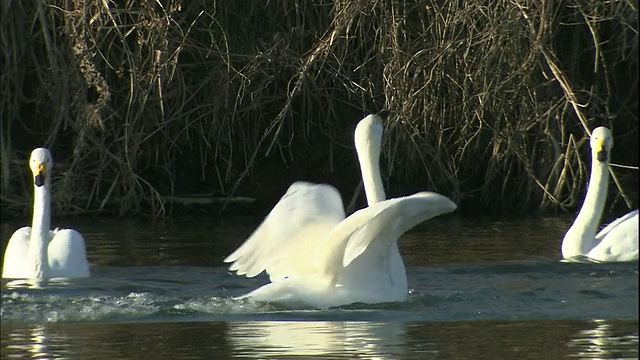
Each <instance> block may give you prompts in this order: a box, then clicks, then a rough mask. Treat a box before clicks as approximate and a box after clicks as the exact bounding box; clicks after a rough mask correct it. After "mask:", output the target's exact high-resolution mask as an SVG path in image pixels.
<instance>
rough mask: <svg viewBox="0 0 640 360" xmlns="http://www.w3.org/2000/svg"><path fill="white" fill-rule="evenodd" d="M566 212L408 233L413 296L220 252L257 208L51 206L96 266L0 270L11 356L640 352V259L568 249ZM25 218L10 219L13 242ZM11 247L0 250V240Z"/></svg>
mask: <svg viewBox="0 0 640 360" xmlns="http://www.w3.org/2000/svg"><path fill="white" fill-rule="evenodd" d="M570 221H571V217H567V216H562V217H533V218H527V219H512V218H504V217H503V218H488V217H486V218H477V217H476V218H470V217H462V216H459V215H451V216H445V217H442V218H438V219H433V220H431V221H428V222H426V223H424V224H422V225H420V226H418V227H416V228H414V229H413V230H411V231H410V232H409V233H407V234H405V236H403V237H402V239H401V241H400V249H401V253H402V255H403V258H404V260H405V264H406V266H407V277H408V282H409V287H410V289H411V290H410V295H409V301H407V302H406V303H389V304H378V305H364V304H358V305H350V306H342V307H338V308H333V309H329V310H287V309H284V308H279V307H276V306H273V305H270V304H260V303H252V302H248V301H237V300H234V299H232V298H233V297H234V296H237V295H241V294H243V293H246V292H248V291H250V290H252V289H254V288H256V287H258V286H260V285H261V284H263V283H265V282H266V278H265V277H263V276H259V277H257V278H254V279H247V278H244V277H240V276H235V275H233V274H230V273H229V272H228V271H227V268H226V266H225V265H224V264H223V262H222V259H224V257H225V256H226V255H228V254H229V253H230V252H231V251H233V250H234V249H235V248H236V247H237V246H238V245H239V244H240V243H241V242H242V241H243V240H244V239H245V238H246V237H247V236H248V235H249V234H250V233H251V232H252V231H253V229H254V228H255V227H256V226H257V225H258V224H259V222H260V219H258V218H253V217H223V218H218V219H212V218H203V217H193V218H189V219H181V220H174V221H170V222H167V223H165V224H163V225H162V226H152V225H151V224H149V223H146V222H144V221H131V220H122V219H102V218H73V219H54V221H53V223H54V226H64V227H73V228H76V229H79V230H80V231H81V232H82V233H83V235H84V236H85V240H86V242H87V253H88V257H89V261H90V263H91V271H92V277H91V278H90V279H82V280H72V281H49V282H42V283H29V282H24V281H23V282H20V281H9V282H7V281H6V280H4V279H3V280H2V307H1V312H0V314H1V320H2V328H1V342H2V354H1V355H2V359H27V358H38V359H44V358H47V359H50V358H55V359H116V358H117V359H125V358H126V359H223V358H260V359H264V358H276V359H282V358H292V357H298V358H309V357H315V358H322V359H331V358H345V359H352V358H382V359H561V358H599V359H608V358H618V359H619V358H627V359H637V358H638V264H637V262H634V263H622V264H585V263H565V262H560V261H559V245H560V239H561V238H562V235H563V233H564V231H565V229H566V228H567V227H568V225H569V223H570ZM21 225H24V223H21V222H4V223H2V225H1V226H0V238H1V239H2V248H3V250H4V247H5V246H6V241H7V239H8V238H9V237H10V235H11V233H12V232H13V231H14V230H15V229H17V228H18V227H19V226H21ZM3 253H4V251H3Z"/></svg>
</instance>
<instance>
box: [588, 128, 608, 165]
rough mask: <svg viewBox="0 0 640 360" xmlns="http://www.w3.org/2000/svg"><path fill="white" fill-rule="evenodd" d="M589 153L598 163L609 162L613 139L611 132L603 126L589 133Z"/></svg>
mask: <svg viewBox="0 0 640 360" xmlns="http://www.w3.org/2000/svg"><path fill="white" fill-rule="evenodd" d="M590 145H591V151H592V152H593V155H594V156H593V157H594V158H595V159H597V160H598V161H599V162H607V161H609V154H610V153H611V148H612V147H613V137H612V136H611V130H609V129H607V128H606V127H604V126H600V127H597V128H595V129H593V131H592V132H591V139H590Z"/></svg>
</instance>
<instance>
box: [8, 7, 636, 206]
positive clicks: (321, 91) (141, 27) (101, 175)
mask: <svg viewBox="0 0 640 360" xmlns="http://www.w3.org/2000/svg"><path fill="white" fill-rule="evenodd" d="M637 19H638V11H637V7H636V6H635V3H634V2H631V1H569V2H548V1H522V0H511V1H499V0H483V1H471V2H448V1H433V0H427V1H419V2H409V1H390V0H377V1H365V0H357V1H353V0H352V1H347V0H341V1H334V2H330V1H322V0H314V1H296V0H279V1H268V2H242V1H237V2H206V1H193V2H183V1H156V2H147V1H77V0H70V1H64V2H63V1H42V2H3V3H2V25H1V31H2V34H1V35H2V56H3V61H2V64H1V67H2V85H1V86H2V89H1V91H2V94H3V96H2V97H0V101H1V107H2V126H1V128H0V130H1V133H0V139H1V140H2V144H1V147H2V183H1V184H2V211H3V213H8V212H16V211H22V212H25V211H26V209H28V207H27V206H25V204H26V203H28V201H29V196H30V192H31V190H30V188H29V185H28V183H27V179H26V176H27V175H26V166H24V163H25V162H26V158H27V157H28V153H29V152H30V150H31V149H32V148H33V147H35V146H38V145H46V146H49V147H50V148H52V150H53V154H54V157H55V159H56V160H57V162H58V163H59V164H61V166H58V167H57V169H56V173H57V175H56V178H55V179H54V180H55V181H56V184H57V185H56V186H55V188H56V193H55V194H54V195H55V197H56V203H57V204H60V207H61V209H59V210H60V211H67V212H91V211H102V210H108V211H111V212H115V213H118V214H121V215H123V214H131V213H140V212H142V213H146V214H151V215H152V216H153V217H156V218H158V217H162V216H165V215H167V214H169V213H170V212H171V209H172V208H171V204H172V202H171V201H169V202H168V201H167V200H168V199H169V200H171V199H176V198H180V197H181V196H183V195H185V194H193V193H207V194H211V196H212V197H216V198H219V197H221V196H222V197H232V196H249V197H256V198H258V197H260V195H261V193H262V192H263V189H264V187H269V186H271V187H276V188H277V189H278V191H282V189H284V188H286V186H288V181H289V179H288V178H287V179H286V181H287V183H285V184H282V183H279V181H280V182H283V181H285V178H280V177H278V176H276V175H275V174H273V172H269V171H268V170H264V169H265V168H267V169H268V168H270V167H271V166H272V165H273V164H279V165H277V166H282V167H285V168H286V167H290V165H291V164H293V163H295V162H299V161H301V160H302V161H305V160H304V159H305V158H308V160H307V162H309V164H308V165H309V166H310V167H313V166H316V167H318V168H321V169H323V170H326V171H329V172H330V173H329V174H328V175H326V176H327V178H329V179H330V178H334V177H335V178H344V179H346V180H345V183H346V185H345V186H350V188H347V190H348V191H352V190H353V189H354V188H355V186H356V185H357V176H353V175H351V174H347V172H353V171H352V170H353V169H355V164H352V165H349V166H351V167H349V168H345V167H344V166H338V165H336V164H342V165H344V164H345V162H347V160H348V161H350V162H353V161H355V157H354V156H353V155H352V153H353V146H352V144H351V136H352V135H351V134H352V130H353V127H354V125H355V122H356V121H357V120H359V119H360V118H361V117H362V116H363V115H365V114H366V113H368V112H374V111H377V110H380V109H382V108H389V109H393V110H394V111H395V115H394V116H392V117H390V118H389V123H388V124H387V130H386V134H385V145H384V146H385V148H384V153H383V163H384V164H385V167H384V168H383V172H384V174H385V181H386V182H387V186H388V187H389V189H390V191H389V194H390V195H392V194H394V193H396V194H398V193H411V192H414V191H417V190H420V189H431V190H436V191H439V192H441V193H444V194H447V195H449V196H451V197H452V198H453V199H455V200H456V201H458V202H460V203H461V204H462V208H465V207H466V208H468V209H471V208H476V207H478V208H485V209H486V208H490V209H494V210H518V211H531V210H533V209H536V208H543V209H557V208H573V207H575V206H577V205H578V204H579V202H580V199H581V197H582V194H583V191H584V186H585V183H586V177H587V173H588V169H589V159H588V153H587V151H586V150H587V147H588V144H587V142H586V141H585V136H586V134H587V133H588V132H589V130H590V129H593V128H594V127H596V126H599V125H606V126H608V127H610V128H611V129H612V130H613V132H614V136H615V138H616V146H615V149H614V159H615V160H616V161H617V162H620V163H624V164H631V165H637V163H638V157H637V153H638V141H637V137H638V83H637V82H638V56H637V54H638V49H637V46H638V22H637ZM318 144H322V146H320V147H318V146H317V145H318ZM326 144H328V145H326ZM345 156H346V157H347V158H346V160H342V159H343V158H345ZM352 160H353V161H352ZM295 170H296V169H295V168H291V171H293V172H295ZM615 172H616V173H617V174H618V178H619V179H620V185H619V188H620V189H624V190H626V192H628V197H630V198H631V199H634V200H631V203H633V205H634V206H637V201H636V200H635V199H636V198H637V184H638V182H637V181H638V177H637V170H633V169H615ZM23 174H24V175H23ZM264 174H266V175H267V176H263V175H264ZM268 175H273V176H272V177H269V176H268ZM302 175H303V174H301V176H302ZM308 180H312V179H308ZM620 194H621V192H620V191H618V190H616V191H612V192H611V195H612V196H611V197H612V198H613V203H614V204H616V203H620V199H621V195H620Z"/></svg>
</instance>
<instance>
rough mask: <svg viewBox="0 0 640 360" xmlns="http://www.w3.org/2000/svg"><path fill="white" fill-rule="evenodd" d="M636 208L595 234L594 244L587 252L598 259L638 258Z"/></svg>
mask: <svg viewBox="0 0 640 360" xmlns="http://www.w3.org/2000/svg"><path fill="white" fill-rule="evenodd" d="M638 221H639V218H638V210H634V211H631V212H629V213H628V214H626V215H624V216H622V217H620V218H618V219H616V220H615V221H613V222H611V223H610V224H609V225H607V226H605V227H604V228H603V229H602V230H601V231H600V232H599V233H598V235H596V241H597V242H598V245H596V246H595V247H594V248H593V249H592V250H590V251H589V253H588V254H587V256H588V257H590V258H592V259H595V260H599V261H632V260H637V259H638Z"/></svg>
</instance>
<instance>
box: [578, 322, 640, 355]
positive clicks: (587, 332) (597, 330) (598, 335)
mask: <svg viewBox="0 0 640 360" xmlns="http://www.w3.org/2000/svg"><path fill="white" fill-rule="evenodd" d="M591 323H592V324H593V327H592V328H590V329H584V330H581V331H580V332H579V333H578V335H577V336H576V338H574V339H571V340H570V341H569V343H568V346H569V348H574V349H575V350H576V352H575V353H574V354H571V356H572V357H577V358H581V359H582V358H590V359H611V358H617V359H618V358H633V359H637V358H638V352H637V351H636V352H635V353H634V354H625V353H626V352H627V351H628V349H629V344H630V343H631V344H633V345H634V346H633V348H635V349H637V347H638V334H637V333H635V334H629V333H625V334H619V333H616V332H615V331H614V330H615V329H614V328H613V327H612V326H611V324H609V323H608V322H607V320H602V319H594V320H592V321H591Z"/></svg>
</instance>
